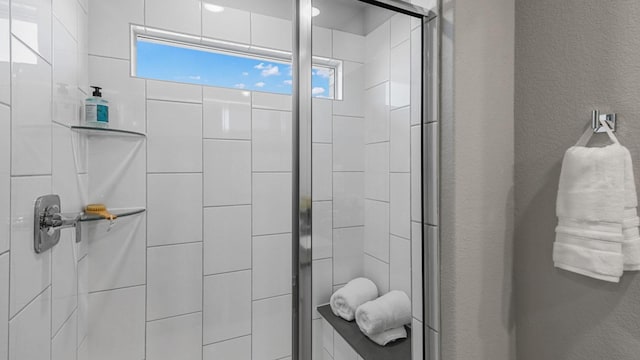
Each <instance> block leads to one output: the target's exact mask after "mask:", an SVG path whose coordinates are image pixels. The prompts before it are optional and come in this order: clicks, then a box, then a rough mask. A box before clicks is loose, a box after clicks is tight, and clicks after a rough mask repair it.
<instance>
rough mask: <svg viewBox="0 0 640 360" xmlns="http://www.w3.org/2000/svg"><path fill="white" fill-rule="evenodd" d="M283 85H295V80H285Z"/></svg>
mask: <svg viewBox="0 0 640 360" xmlns="http://www.w3.org/2000/svg"><path fill="white" fill-rule="evenodd" d="M283 83H285V85H292V84H293V80H291V79H289V80H285V81H283Z"/></svg>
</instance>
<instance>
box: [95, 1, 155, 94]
mask: <svg viewBox="0 0 640 360" xmlns="http://www.w3.org/2000/svg"><path fill="white" fill-rule="evenodd" d="M144 3H145V1H144V0H113V1H108V2H105V1H101V0H89V8H90V9H91V11H89V23H90V24H91V26H89V29H88V31H89V39H91V41H90V42H89V53H90V54H92V55H101V56H108V57H114V58H120V59H128V58H129V43H130V41H129V31H130V29H129V24H138V25H143V24H144ZM116 73H117V72H116V71H114V72H113V74H116ZM91 79H92V80H93V81H95V80H94V79H95V78H94V77H93V76H91ZM105 89H107V87H106V86H105ZM125 89H126V88H121V90H125ZM105 96H106V94H105Z"/></svg>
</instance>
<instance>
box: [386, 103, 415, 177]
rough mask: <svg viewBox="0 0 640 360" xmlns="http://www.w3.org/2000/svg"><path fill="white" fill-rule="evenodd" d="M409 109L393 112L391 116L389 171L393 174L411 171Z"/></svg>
mask: <svg viewBox="0 0 640 360" xmlns="http://www.w3.org/2000/svg"><path fill="white" fill-rule="evenodd" d="M409 116H410V112H409V108H408V107H405V108H402V109H398V110H393V111H391V113H390V115H389V137H390V141H389V151H390V155H389V159H390V160H389V170H390V171H391V172H409V171H411V168H410V164H411V141H410V138H411V136H410V133H411V130H410V125H409Z"/></svg>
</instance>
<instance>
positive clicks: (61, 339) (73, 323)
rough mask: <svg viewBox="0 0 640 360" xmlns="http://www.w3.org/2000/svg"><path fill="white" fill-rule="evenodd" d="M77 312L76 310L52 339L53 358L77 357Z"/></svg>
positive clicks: (63, 359)
mask: <svg viewBox="0 0 640 360" xmlns="http://www.w3.org/2000/svg"><path fill="white" fill-rule="evenodd" d="M77 314H78V313H77V312H74V313H73V314H72V315H71V316H70V317H69V319H68V320H67V321H66V322H65V323H64V325H63V326H62V328H61V329H60V331H59V332H58V333H57V334H56V335H55V337H54V338H53V339H52V340H51V360H68V359H75V358H76V355H77V348H78V345H77V340H78V339H77V332H78V319H77Z"/></svg>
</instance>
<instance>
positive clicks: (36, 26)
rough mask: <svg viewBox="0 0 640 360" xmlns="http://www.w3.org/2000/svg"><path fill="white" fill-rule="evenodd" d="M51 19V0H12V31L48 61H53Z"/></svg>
mask: <svg viewBox="0 0 640 360" xmlns="http://www.w3.org/2000/svg"><path fill="white" fill-rule="evenodd" d="M51 21H52V17H51V1H48V0H14V1H11V32H12V33H13V34H14V35H15V36H16V37H17V38H18V39H20V41H22V42H23V43H25V44H26V45H27V46H29V47H30V48H31V49H32V50H33V51H35V52H37V53H38V54H39V55H40V56H42V58H44V59H45V60H46V61H47V62H48V63H51V41H52V39H51ZM13 99H15V98H13Z"/></svg>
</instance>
